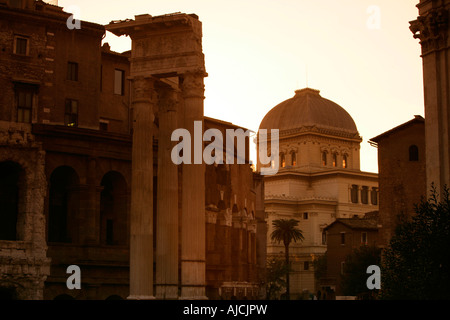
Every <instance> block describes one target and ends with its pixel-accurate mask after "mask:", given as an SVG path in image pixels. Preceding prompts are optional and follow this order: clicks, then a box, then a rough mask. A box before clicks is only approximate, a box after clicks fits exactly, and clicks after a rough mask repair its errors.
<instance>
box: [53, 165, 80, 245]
mask: <svg viewBox="0 0 450 320" xmlns="http://www.w3.org/2000/svg"><path fill="white" fill-rule="evenodd" d="M78 185H79V179H78V175H77V173H76V172H75V170H74V169H72V168H71V167H68V166H62V167H59V168H56V169H55V170H54V171H53V173H52V175H51V176H50V191H49V209H48V210H49V212H48V215H49V217H48V241H49V242H72V236H73V234H72V232H71V230H70V228H69V227H74V226H75V225H76V223H75V221H73V220H74V217H75V216H76V215H77V214H78V208H79V201H78V199H77V194H76V190H75V187H76V186H78Z"/></svg>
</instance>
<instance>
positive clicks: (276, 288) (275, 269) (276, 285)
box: [266, 257, 289, 300]
mask: <svg viewBox="0 0 450 320" xmlns="http://www.w3.org/2000/svg"><path fill="white" fill-rule="evenodd" d="M287 271H289V267H288V266H287V265H286V263H285V261H284V260H283V259H280V258H279V257H271V258H268V259H267V267H266V281H267V282H266V293H267V299H269V300H277V299H279V298H280V294H281V291H282V290H284V289H285V288H286V280H285V275H286V272H287Z"/></svg>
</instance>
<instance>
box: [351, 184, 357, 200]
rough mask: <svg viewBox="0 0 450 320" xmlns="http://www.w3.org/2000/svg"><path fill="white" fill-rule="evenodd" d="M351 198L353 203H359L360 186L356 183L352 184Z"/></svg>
mask: <svg viewBox="0 0 450 320" xmlns="http://www.w3.org/2000/svg"><path fill="white" fill-rule="evenodd" d="M351 198H352V199H351V200H352V203H358V186H357V185H356V184H353V185H352V189H351Z"/></svg>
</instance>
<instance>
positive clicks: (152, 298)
mask: <svg viewBox="0 0 450 320" xmlns="http://www.w3.org/2000/svg"><path fill="white" fill-rule="evenodd" d="M127 300H156V299H155V297H154V296H144V295H130V296H128V297H127Z"/></svg>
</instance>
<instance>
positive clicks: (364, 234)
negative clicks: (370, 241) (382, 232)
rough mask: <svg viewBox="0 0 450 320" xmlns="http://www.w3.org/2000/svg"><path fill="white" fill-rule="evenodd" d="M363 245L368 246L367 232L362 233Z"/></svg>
mask: <svg viewBox="0 0 450 320" xmlns="http://www.w3.org/2000/svg"><path fill="white" fill-rule="evenodd" d="M361 244H367V232H361Z"/></svg>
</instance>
